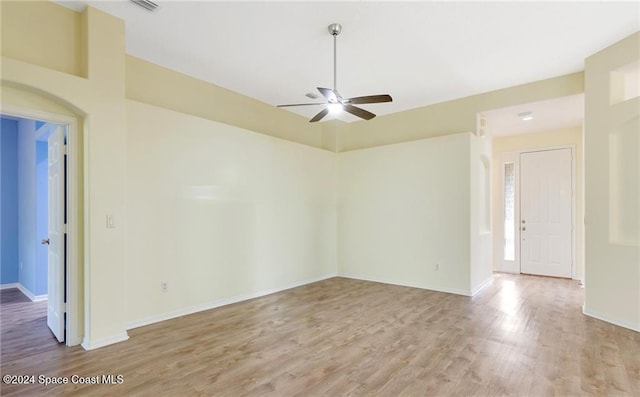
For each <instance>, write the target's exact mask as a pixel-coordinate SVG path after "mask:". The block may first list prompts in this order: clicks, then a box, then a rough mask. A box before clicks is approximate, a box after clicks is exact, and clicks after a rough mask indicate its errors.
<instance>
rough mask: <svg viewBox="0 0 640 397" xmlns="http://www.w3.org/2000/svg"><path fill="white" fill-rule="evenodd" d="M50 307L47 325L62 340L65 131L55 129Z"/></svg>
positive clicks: (50, 189)
mask: <svg viewBox="0 0 640 397" xmlns="http://www.w3.org/2000/svg"><path fill="white" fill-rule="evenodd" d="M48 155H49V156H48V157H49V158H48V211H49V215H48V218H49V222H48V223H49V225H48V231H49V236H48V239H49V250H48V251H49V252H48V281H47V288H48V291H47V294H48V304H47V305H48V307H47V325H48V326H49V328H50V329H51V332H53V334H54V335H55V337H56V339H58V341H59V342H64V338H65V332H64V330H65V316H64V314H65V299H64V298H65V297H64V291H65V288H64V283H65V270H64V263H65V262H64V261H65V241H64V239H65V230H64V227H65V225H64V192H65V181H64V178H65V170H64V131H63V127H58V128H57V129H55V130H54V131H53V132H52V133H51V135H50V136H49V140H48Z"/></svg>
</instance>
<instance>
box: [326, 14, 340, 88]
mask: <svg viewBox="0 0 640 397" xmlns="http://www.w3.org/2000/svg"><path fill="white" fill-rule="evenodd" d="M328 29H329V33H331V35H332V36H333V90H334V91H338V66H337V65H338V51H337V43H338V40H337V37H338V35H339V34H340V32H342V25H340V24H339V23H332V24H331V25H329V27H328Z"/></svg>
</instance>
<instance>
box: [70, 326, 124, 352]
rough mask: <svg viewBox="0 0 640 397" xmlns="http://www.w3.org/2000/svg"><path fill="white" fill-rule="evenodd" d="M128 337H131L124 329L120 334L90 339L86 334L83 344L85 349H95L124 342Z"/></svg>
mask: <svg viewBox="0 0 640 397" xmlns="http://www.w3.org/2000/svg"><path fill="white" fill-rule="evenodd" d="M127 339H129V335H128V334H127V331H124V332H121V333H119V334H116V335H113V336H109V337H106V338H100V339H96V340H90V339H89V338H87V337H86V336H85V338H84V340H83V341H82V344H81V346H82V348H83V349H84V350H93V349H98V348H100V347H104V346H107V345H112V344H114V343H118V342H124V341H126V340H127Z"/></svg>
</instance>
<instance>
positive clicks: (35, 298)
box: [18, 284, 48, 302]
mask: <svg viewBox="0 0 640 397" xmlns="http://www.w3.org/2000/svg"><path fill="white" fill-rule="evenodd" d="M18 289H19V290H20V292H22V293H23V294H24V295H25V296H26V297H27V298H29V299H30V300H31V302H41V301H46V300H47V296H48V295H34V294H33V293H32V292H31V291H29V290H28V289H27V288H26V287H25V286H24V285H22V284H18Z"/></svg>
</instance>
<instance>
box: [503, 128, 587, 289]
mask: <svg viewBox="0 0 640 397" xmlns="http://www.w3.org/2000/svg"><path fill="white" fill-rule="evenodd" d="M558 147H573V148H574V150H573V156H574V165H575V179H576V180H575V186H576V192H575V208H576V211H575V214H574V225H575V238H576V243H575V253H574V258H575V266H574V267H575V269H574V273H575V278H576V279H578V280H582V279H583V277H584V222H583V219H584V165H583V164H584V161H583V145H582V126H576V127H574V128H566V129H561V130H554V131H542V132H536V133H530V134H521V135H510V136H502V137H496V138H494V139H493V161H492V164H493V167H492V168H493V180H494V183H493V194H492V197H493V208H494V211H493V230H494V236H493V238H494V244H493V247H494V249H493V251H494V258H493V267H494V269H495V270H499V269H500V266H499V260H500V255H501V253H502V249H501V247H502V235H503V231H502V229H503V227H502V225H501V223H502V221H503V220H502V210H501V208H502V205H503V197H502V192H501V184H500V183H499V181H500V178H501V175H502V174H501V166H502V164H501V163H500V155H501V154H502V153H518V152H524V151H531V150H537V149H546V148H558Z"/></svg>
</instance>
